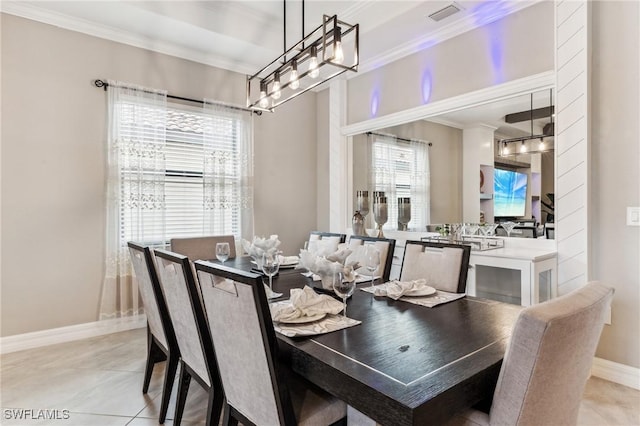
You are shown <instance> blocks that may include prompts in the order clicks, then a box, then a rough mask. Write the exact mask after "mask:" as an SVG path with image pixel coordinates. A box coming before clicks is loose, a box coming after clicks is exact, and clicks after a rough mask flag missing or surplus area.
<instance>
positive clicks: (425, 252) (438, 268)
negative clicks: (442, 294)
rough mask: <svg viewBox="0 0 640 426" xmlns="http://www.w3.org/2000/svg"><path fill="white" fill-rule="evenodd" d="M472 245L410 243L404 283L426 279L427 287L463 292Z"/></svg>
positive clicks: (404, 266) (405, 261)
mask: <svg viewBox="0 0 640 426" xmlns="http://www.w3.org/2000/svg"><path fill="white" fill-rule="evenodd" d="M470 256H471V246H468V245H463V244H446V243H436V242H430V241H407V242H406V245H405V248H404V258H403V260H402V270H401V271H400V280H401V281H411V280H415V279H418V278H425V279H426V280H427V285H430V286H431V287H434V288H436V289H438V290H442V291H448V292H450V293H464V292H465V291H466V289H467V272H468V270H469V257H470Z"/></svg>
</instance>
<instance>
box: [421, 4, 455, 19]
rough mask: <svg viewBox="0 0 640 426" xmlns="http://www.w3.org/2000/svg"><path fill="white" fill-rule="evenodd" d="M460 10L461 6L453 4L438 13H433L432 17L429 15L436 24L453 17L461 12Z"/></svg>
mask: <svg viewBox="0 0 640 426" xmlns="http://www.w3.org/2000/svg"><path fill="white" fill-rule="evenodd" d="M460 9H461V8H460V6H458V5H457V4H455V3H452V4H450V5H449V6H447V7H445V8H444V9H440V10H438V11H437V12H433V13H432V14H431V15H429V18H431V19H433V20H434V21H436V22H440V21H442V20H443V19H445V18H448V17H449V16H451V15H453V14H454V13H458V12H460Z"/></svg>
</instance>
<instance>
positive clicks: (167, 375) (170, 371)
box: [158, 355, 179, 424]
mask: <svg viewBox="0 0 640 426" xmlns="http://www.w3.org/2000/svg"><path fill="white" fill-rule="evenodd" d="M178 359H179V358H178V356H176V355H173V356H171V355H169V356H168V357H167V364H166V366H165V372H164V387H163V389H162V400H161V401H162V402H161V404H160V416H159V417H158V422H159V423H160V424H162V423H164V421H165V419H166V418H167V409H168V408H169V400H170V399H171V391H172V390H173V381H174V380H175V378H176V371H177V370H178Z"/></svg>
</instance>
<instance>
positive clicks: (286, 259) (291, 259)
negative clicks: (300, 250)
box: [280, 255, 300, 265]
mask: <svg viewBox="0 0 640 426" xmlns="http://www.w3.org/2000/svg"><path fill="white" fill-rule="evenodd" d="M299 260H300V258H299V257H298V256H282V255H281V256H280V265H294V264H296V263H298V261H299Z"/></svg>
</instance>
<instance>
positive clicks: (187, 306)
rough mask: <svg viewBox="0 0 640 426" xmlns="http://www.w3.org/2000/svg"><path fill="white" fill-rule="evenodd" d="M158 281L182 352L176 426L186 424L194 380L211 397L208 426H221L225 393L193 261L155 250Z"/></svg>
mask: <svg viewBox="0 0 640 426" xmlns="http://www.w3.org/2000/svg"><path fill="white" fill-rule="evenodd" d="M155 253H156V268H157V271H158V278H159V281H160V286H161V287H162V292H163V293H164V296H165V300H166V301H167V308H168V310H169V315H170V317H171V322H172V324H173V328H174V330H175V333H176V340H177V341H178V347H179V348H180V356H181V358H180V379H179V383H178V396H177V398H176V412H175V418H174V424H176V425H179V424H180V422H181V420H182V413H183V411H184V404H185V401H186V398H187V392H188V391H189V383H190V382H191V378H193V379H195V380H196V382H198V383H199V384H200V385H201V386H202V387H203V388H204V389H206V390H207V392H208V393H209V401H208V407H207V425H213V426H217V425H218V422H219V420H220V412H221V410H222V402H223V400H224V393H223V391H222V384H221V382H220V374H219V372H218V368H217V367H216V365H215V362H213V359H214V353H213V344H212V342H211V335H210V334H209V331H208V328H207V320H206V317H205V313H204V309H203V306H202V300H201V299H200V294H199V291H198V286H197V285H196V282H195V278H194V276H193V267H192V265H191V263H190V262H189V258H188V257H186V256H183V255H180V254H177V253H172V252H169V251H165V250H155Z"/></svg>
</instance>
